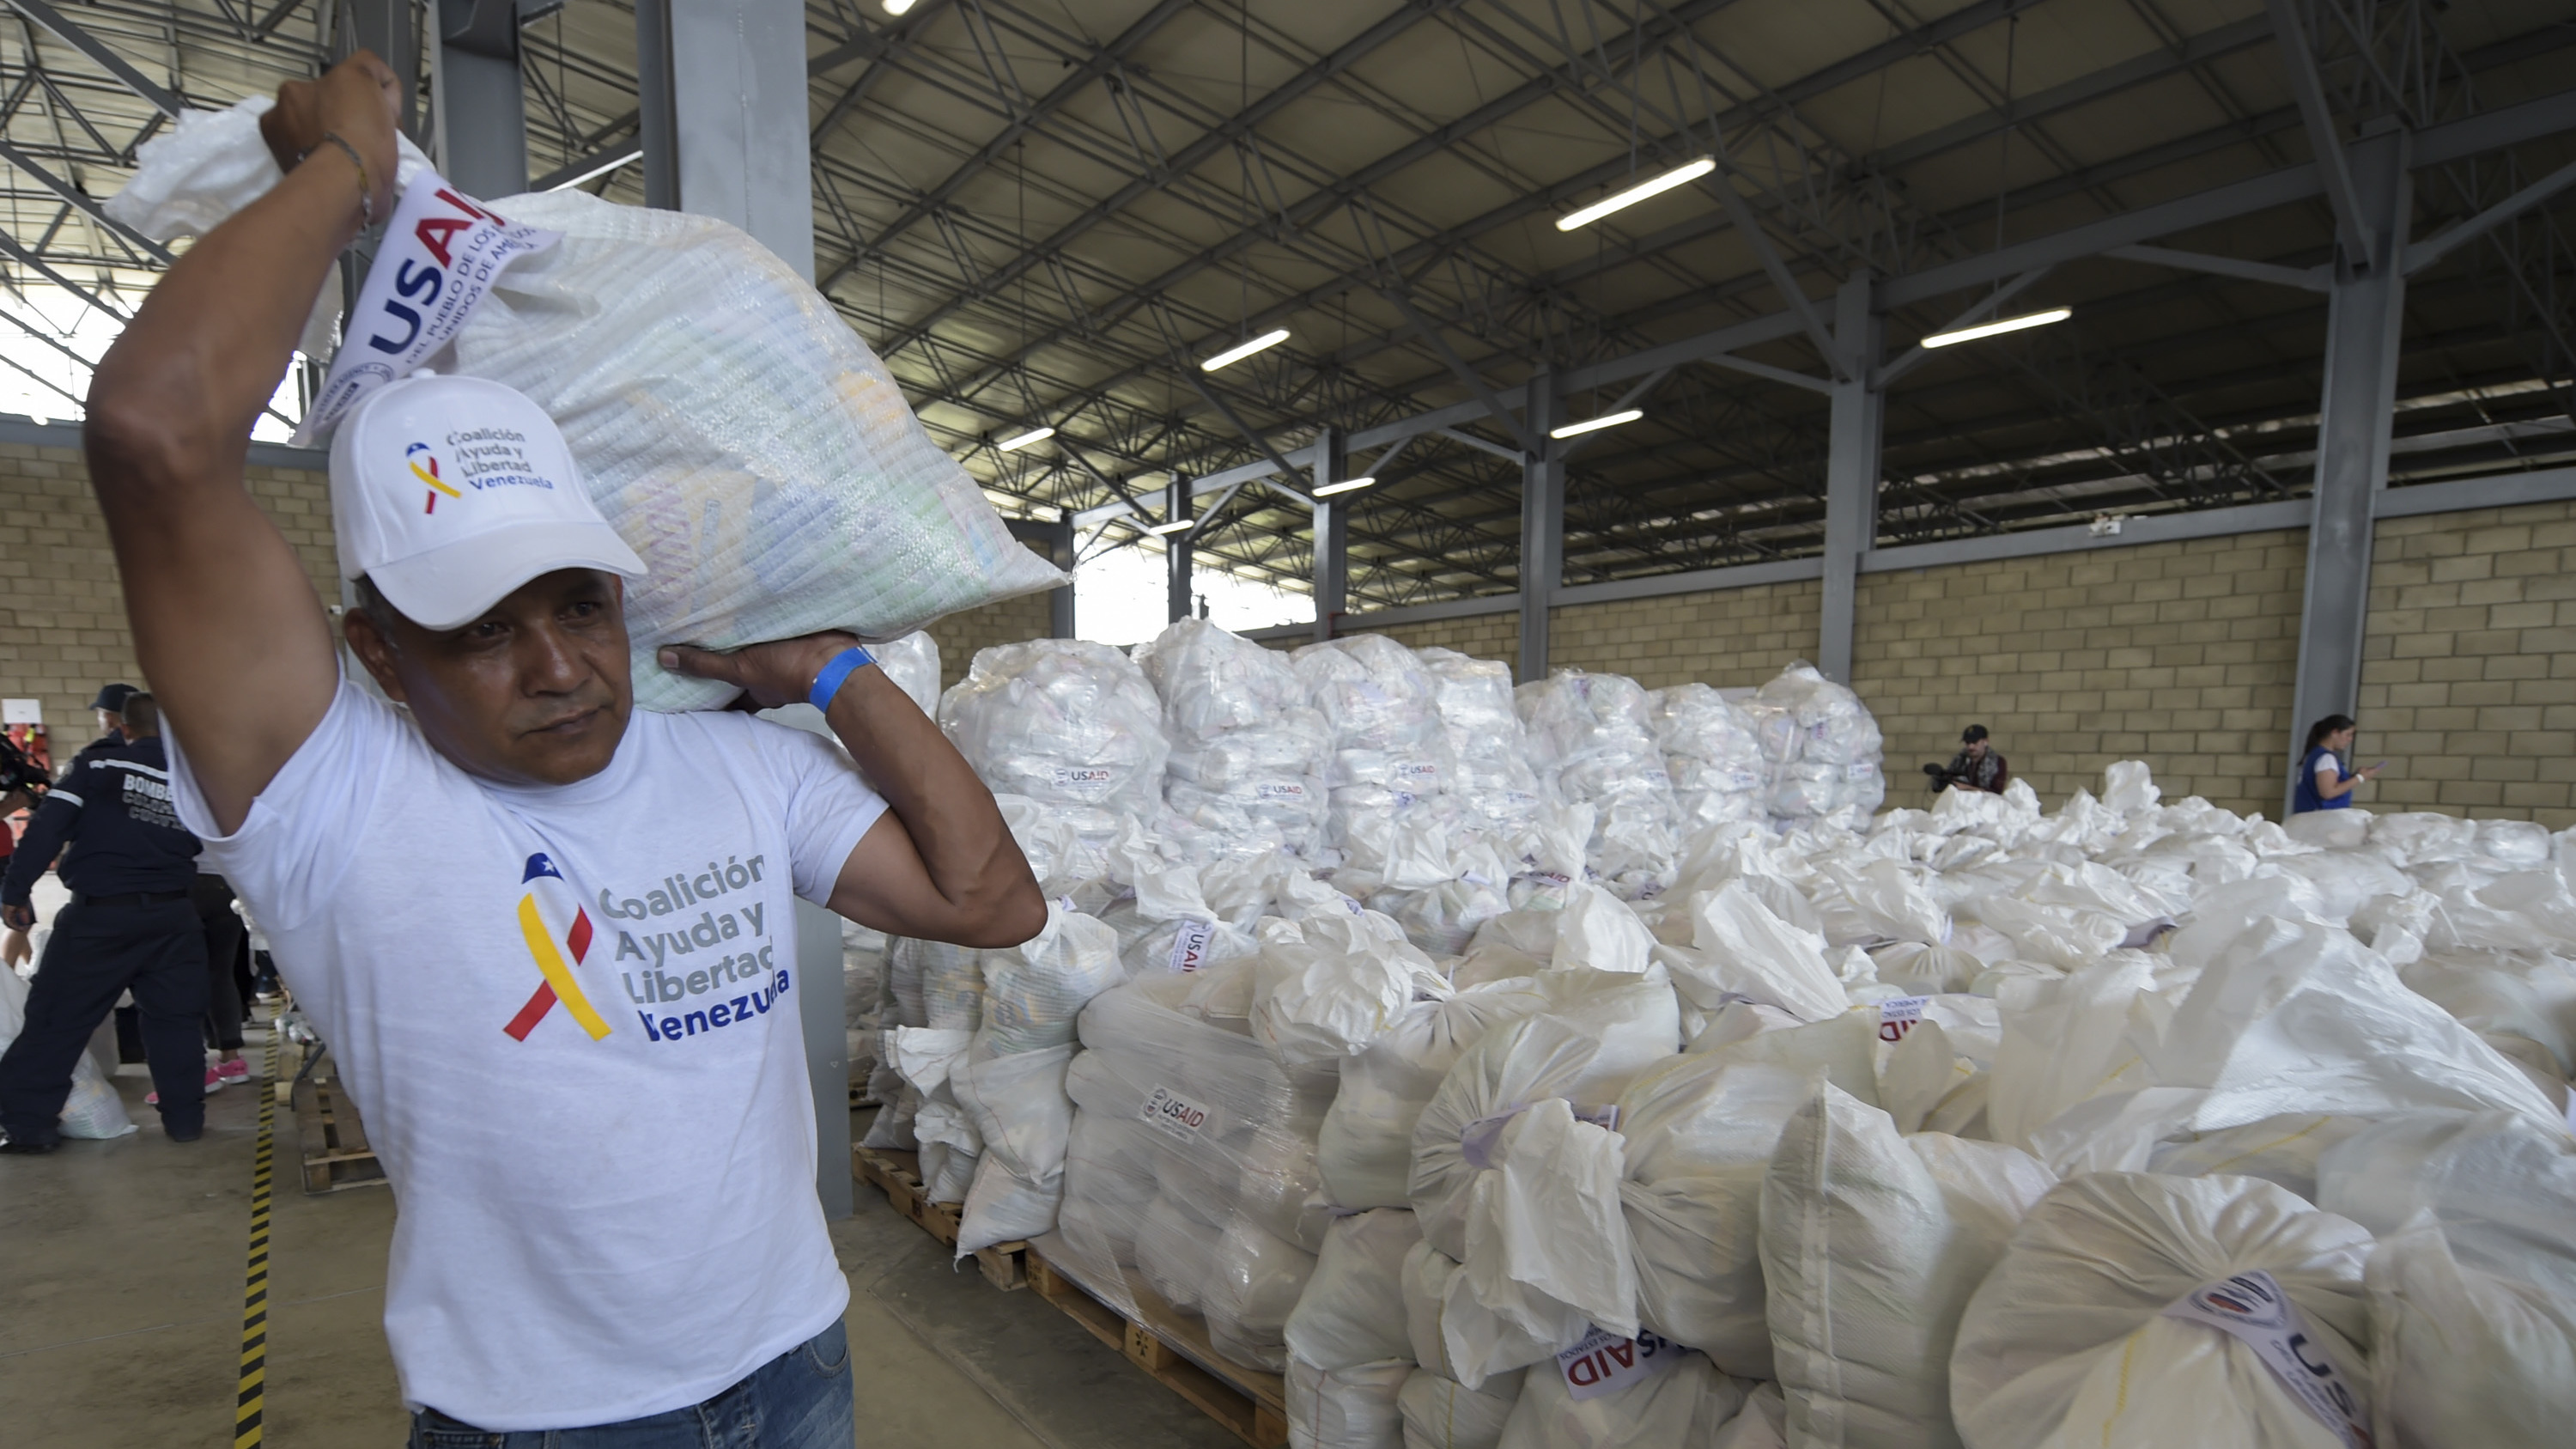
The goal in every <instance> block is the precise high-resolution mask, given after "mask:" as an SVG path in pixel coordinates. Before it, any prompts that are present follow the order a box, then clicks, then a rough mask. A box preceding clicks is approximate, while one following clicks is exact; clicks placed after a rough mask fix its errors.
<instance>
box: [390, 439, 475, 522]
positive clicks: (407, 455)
mask: <svg viewBox="0 0 2576 1449" xmlns="http://www.w3.org/2000/svg"><path fill="white" fill-rule="evenodd" d="M403 461H404V462H406V463H409V464H410V465H411V476H413V477H415V478H417V479H419V480H420V481H421V482H423V483H426V484H428V485H429V502H428V504H427V505H425V506H424V507H423V508H422V509H421V510H420V511H421V512H423V513H436V512H437V511H438V495H439V494H441V493H444V494H446V495H447V496H448V497H450V498H462V497H464V496H465V495H464V494H462V493H459V492H457V491H456V489H455V488H454V487H452V486H451V485H450V484H449V483H448V481H447V480H446V479H444V478H441V477H439V476H438V455H437V454H436V453H433V452H431V451H430V450H429V444H427V443H414V444H412V445H411V446H410V447H408V448H405V449H404V450H403Z"/></svg>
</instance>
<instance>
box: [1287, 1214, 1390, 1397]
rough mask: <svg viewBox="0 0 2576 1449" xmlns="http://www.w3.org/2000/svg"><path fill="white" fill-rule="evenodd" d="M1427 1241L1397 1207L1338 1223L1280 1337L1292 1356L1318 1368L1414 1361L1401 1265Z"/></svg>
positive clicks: (1326, 1235) (1327, 1234)
mask: <svg viewBox="0 0 2576 1449" xmlns="http://www.w3.org/2000/svg"><path fill="white" fill-rule="evenodd" d="M1421 1243H1422V1230H1421V1229H1419V1228H1417V1227H1415V1226H1414V1225H1413V1214H1412V1213H1411V1212H1408V1211H1405V1210H1403V1209H1400V1208H1379V1209H1377V1210H1376V1211H1374V1212H1365V1213H1358V1214H1355V1215H1353V1216H1350V1217H1346V1218H1336V1219H1334V1220H1333V1224H1332V1226H1331V1227H1330V1228H1328V1229H1326V1230H1325V1233H1324V1247H1323V1251H1322V1252H1320V1253H1318V1254H1317V1255H1316V1257H1315V1271H1314V1274H1313V1276H1311V1277H1309V1278H1308V1279H1307V1280H1306V1291H1305V1293H1304V1294H1303V1295H1301V1296H1300V1297H1299V1298H1298V1299H1297V1311H1296V1312H1294V1313H1291V1314H1289V1315H1288V1327H1287V1331H1286V1333H1285V1334H1284V1335H1283V1336H1284V1337H1285V1338H1286V1339H1287V1342H1288V1351H1289V1353H1290V1354H1291V1355H1293V1356H1294V1357H1295V1358H1297V1359H1300V1360H1303V1361H1304V1362H1306V1363H1307V1364H1310V1365H1312V1366H1314V1367H1316V1368H1320V1369H1345V1368H1356V1367H1358V1366H1360V1365H1362V1364H1366V1363H1371V1362H1374V1361H1376V1360H1380V1359H1403V1360H1405V1361H1406V1362H1408V1363H1410V1362H1411V1361H1412V1359H1413V1340H1412V1338H1411V1337H1410V1335H1409V1334H1408V1332H1407V1330H1406V1327H1405V1317H1404V1261H1405V1258H1406V1255H1408V1254H1409V1253H1411V1252H1412V1251H1413V1249H1414V1248H1416V1247H1418V1246H1420V1245H1421Z"/></svg>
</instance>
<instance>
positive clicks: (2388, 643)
mask: <svg viewBox="0 0 2576 1449" xmlns="http://www.w3.org/2000/svg"><path fill="white" fill-rule="evenodd" d="M2367 630H2368V633H2367V636H2366V638H2365V641H2364V644H2363V648H2362V667H2361V703H2360V708H2359V710H2358V712H2357V714H2358V718H2359V720H2360V723H2361V731H2360V738H2359V740H2358V742H2357V744H2358V751H2359V753H2360V755H2361V757H2362V759H2363V760H2364V761H2369V760H2376V759H2378V758H2380V757H2382V756H2386V757H2387V758H2388V760H2389V772H2388V773H2387V774H2385V775H2383V776H2381V777H2380V779H2379V781H2378V782H2377V783H2376V784H2374V785H2366V786H2364V787H2362V795H2361V801H2362V803H2363V804H2364V805H2367V806H2373V807H2376V808H2380V809H2415V810H2439V811H2442V812H2443V813H2445V814H2451V815H2467V816H2474V817H2481V818H2486V817H2494V818H2505V819H2516V820H2537V821H2539V822H2541V823H2542V824H2544V825H2547V826H2548V827H2549V828H2550V829H2552V830H2564V829H2566V828H2567V827H2568V826H2570V825H2576V808H2571V807H2576V797H2571V788H2576V504H2571V503H2540V504H2530V505H2527V506H2524V507H2520V508H2501V509H2495V508H2490V509H2479V510H2476V511H2472V512H2466V513H2444V514H2434V515H2430V516H2427V517H2423V518H2392V519H2388V520H2386V521H2384V522H2382V523H2381V524H2380V525H2379V528H2378V534H2377V542H2376V546H2375V547H2374V549H2373V551H2372V556H2371V569H2370V614H2369V621H2368V624H2367Z"/></svg>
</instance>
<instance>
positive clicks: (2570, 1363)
mask: <svg viewBox="0 0 2576 1449" xmlns="http://www.w3.org/2000/svg"><path fill="white" fill-rule="evenodd" d="M2318 1175H2319V1188H2320V1191H2319V1199H2318V1200H2319V1203H2320V1205H2321V1206H2323V1207H2325V1208H2326V1209H2327V1210H2328V1211H2330V1212H2336V1213H2340V1214H2343V1215H2344V1216H2346V1217H2349V1218H2351V1219H2353V1220H2354V1221H2355V1222H2358V1223H2360V1224H2361V1225H2362V1226H2363V1227H2366V1228H2368V1229H2370V1230H2371V1231H2372V1232H2374V1233H2376V1234H2378V1235H2379V1244H2378V1246H2377V1247H2376V1248H2374V1249H2372V1251H2371V1255H2370V1265H2369V1269H2368V1271H2367V1274H2366V1280H2365V1281H2366V1282H2367V1283H2368V1285H2369V1288H2370V1299H2371V1321H2372V1331H2373V1335H2374V1338H2373V1342H2372V1345H2371V1368H2372V1372H2373V1377H2374V1379H2375V1384H2374V1398H2375V1400H2376V1401H2377V1403H2378V1405H2379V1408H2380V1412H2381V1415H2382V1422H2383V1423H2384V1424H2389V1425H2393V1426H2394V1428H2395V1431H2396V1432H2395V1436H2394V1441H2393V1444H2387V1443H2386V1441H2383V1442H2384V1444H2385V1445H2386V1449H2448V1446H2451V1445H2485V1444H2543V1443H2548V1442H2551V1441H2553V1440H2555V1439H2560V1438H2563V1437H2565V1434H2566V1431H2567V1414H2568V1410H2569V1406H2570V1405H2576V1216H2571V1215H2570V1213H2569V1204H2570V1203H2571V1202H2576V1142H2570V1141H2569V1140H2568V1137H2567V1135H2566V1134H2565V1133H2564V1132H2559V1131H2553V1130H2551V1129H2549V1128H2546V1127H2542V1126H2539V1125H2537V1124H2535V1123H2533V1122H2531V1121H2530V1120H2529V1119H2527V1118H2524V1117H2520V1116H2517V1115H2514V1114H2510V1113H2503V1112H2483V1113H2474V1114H2463V1113H2440V1114H2435V1113H2426V1114H2421V1115H2417V1116H2411V1117H2400V1118H2395V1119H2392V1120H2389V1121H2387V1122H2383V1123H2379V1124H2377V1125H2375V1126H2372V1127H2369V1128H2367V1129H2366V1130H2364V1131H2362V1132H2360V1133H2357V1134H2355V1135H2353V1136H2351V1137H2348V1138H2346V1139H2345V1140H2344V1141H2342V1142H2341V1143H2339V1144H2337V1145H2336V1146H2335V1147H2333V1148H2331V1149H2329V1150H2328V1151H2327V1152H2326V1154H2325V1156H2324V1158H2323V1159H2322V1160H2321V1162H2320V1164H2319V1168H2318ZM2472 1366H2473V1367H2472Z"/></svg>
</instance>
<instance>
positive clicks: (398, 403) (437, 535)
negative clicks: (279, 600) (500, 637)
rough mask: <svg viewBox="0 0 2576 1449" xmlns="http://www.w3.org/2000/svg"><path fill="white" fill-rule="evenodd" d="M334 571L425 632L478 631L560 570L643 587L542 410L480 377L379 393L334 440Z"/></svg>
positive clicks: (415, 381)
mask: <svg viewBox="0 0 2576 1449" xmlns="http://www.w3.org/2000/svg"><path fill="white" fill-rule="evenodd" d="M331 519H332V525H333V529H334V531H335V532H336V533H337V534H338V535H339V540H340V573H341V576H342V577H344V578H350V579H355V578H358V577H360V576H362V575H363V576H364V577H366V578H367V579H368V580H370V581H371V582H373V583H374V584H375V586H376V591H377V592H378V593H381V594H383V595H384V597H385V602H387V603H389V604H391V605H393V606H394V607H395V608H396V609H398V610H400V611H402V615H403V617H404V618H407V619H409V620H411V621H412V622H414V623H416V624H418V625H420V626H421V627H422V628H425V629H456V628H462V627H463V626H465V625H467V624H470V623H472V622H473V621H474V620H475V619H476V618H478V617H480V616H481V615H482V613H483V612H484V611H485V610H486V609H489V608H491V607H492V606H493V605H494V604H497V603H499V602H500V601H501V600H502V599H503V598H505V597H507V596H508V595H509V593H510V591H511V590H513V589H515V588H517V587H519V586H520V585H521V584H524V583H526V582H527V581H528V580H530V579H533V578H536V577H537V576H539V575H541V574H548V573H552V572H554V571H555V570H557V569H585V568H586V569H606V570H608V571H609V572H610V573H615V574H623V575H624V576H626V577H627V578H630V579H640V578H642V577H644V561H643V560H642V559H640V558H637V557H636V556H635V550H633V549H631V548H628V547H627V546H626V541H625V540H624V539H621V538H619V537H618V536H617V530H615V529H613V528H611V527H609V526H608V520H606V519H605V518H602V517H600V514H599V509H598V508H597V507H596V506H595V505H593V504H592V503H591V501H590V493H589V491H588V490H586V489H585V488H583V487H582V483H581V472H580V470H579V469H578V468H577V467H575V466H574V464H573V460H572V450H571V449H570V448H568V447H566V446H565V445H564V440H563V433H562V432H561V431H560V430H558V429H557V428H556V427H555V424H554V419H552V418H549V417H547V416H546V414H545V410H544V409H542V408H540V407H538V406H537V405H536V404H535V403H533V402H530V401H529V400H528V399H527V398H526V397H525V396H524V395H522V394H521V393H519V392H518V391H516V390H515V389H512V388H509V387H505V386H503V385H501V384H500V383H497V382H492V381H490V380H488V379H485V378H479V377H441V376H436V375H432V374H427V373H422V374H416V375H414V376H412V377H408V378H405V379H403V380H402V381H400V382H396V383H392V384H390V385H388V386H385V387H382V388H379V389H377V390H376V391H375V393H374V394H372V395H371V396H369V397H368V398H367V399H366V401H364V402H362V403H360V404H359V405H358V407H357V408H356V409H355V410H354V411H352V412H351V413H350V415H349V416H348V417H347V418H346V419H344V420H342V422H341V424H340V430H339V434H338V436H336V437H334V438H333V439H332V441H331Z"/></svg>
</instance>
